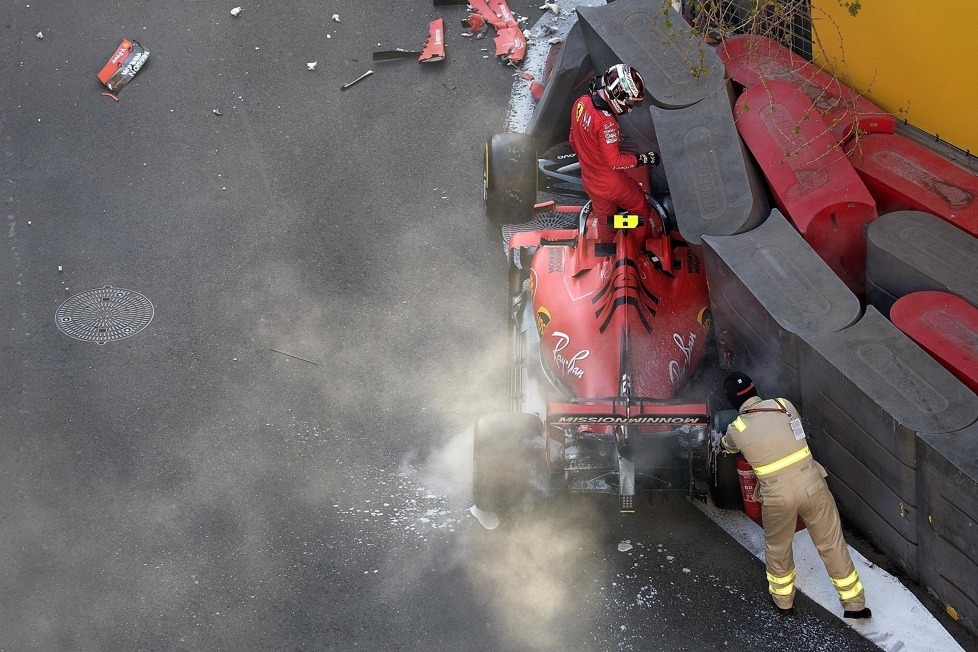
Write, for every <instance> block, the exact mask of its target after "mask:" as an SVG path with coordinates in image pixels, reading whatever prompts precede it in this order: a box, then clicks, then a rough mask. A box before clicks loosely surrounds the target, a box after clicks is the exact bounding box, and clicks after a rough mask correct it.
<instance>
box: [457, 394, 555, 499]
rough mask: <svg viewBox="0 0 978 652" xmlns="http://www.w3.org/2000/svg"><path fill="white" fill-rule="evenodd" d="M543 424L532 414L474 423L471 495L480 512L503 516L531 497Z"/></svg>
mask: <svg viewBox="0 0 978 652" xmlns="http://www.w3.org/2000/svg"><path fill="white" fill-rule="evenodd" d="M542 434H543V424H542V423H541V421H540V419H539V418H538V417H537V416H536V415H533V414H514V413H501V414H488V415H484V416H482V417H479V419H478V420H477V421H476V422H475V433H474V442H473V444H474V445H473V449H472V494H473V498H474V499H475V505H476V507H478V508H479V509H482V510H488V511H492V512H496V513H506V512H509V511H512V510H513V509H514V508H515V507H517V506H518V505H519V504H520V503H521V502H522V501H523V499H524V498H526V497H527V496H528V495H529V493H530V480H531V479H532V478H533V475H534V472H535V470H536V469H537V467H538V463H537V462H538V460H537V459H535V458H536V456H538V455H539V454H540V451H539V447H535V446H534V442H535V441H537V440H538V439H539V438H540V437H542Z"/></svg>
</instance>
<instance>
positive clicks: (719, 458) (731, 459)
mask: <svg viewBox="0 0 978 652" xmlns="http://www.w3.org/2000/svg"><path fill="white" fill-rule="evenodd" d="M736 418H737V410H718V411H716V412H714V413H713V418H712V423H711V428H712V430H713V432H714V433H716V434H715V435H714V436H715V437H718V436H720V435H723V433H724V432H726V431H727V426H729V425H730V424H731V422H733V420H734V419H736ZM711 471H712V472H711V475H712V478H711V482H710V499H711V500H712V501H713V504H714V505H715V506H716V507H718V508H719V509H743V507H744V503H743V495H742V494H741V491H740V476H738V475H737V456H736V455H732V454H730V453H725V452H723V450H721V451H720V452H719V453H717V454H716V455H715V456H714V460H713V468H712V470H711Z"/></svg>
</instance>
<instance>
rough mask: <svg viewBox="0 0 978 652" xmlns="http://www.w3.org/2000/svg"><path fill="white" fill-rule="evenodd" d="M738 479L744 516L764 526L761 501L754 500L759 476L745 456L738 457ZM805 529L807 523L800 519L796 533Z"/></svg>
mask: <svg viewBox="0 0 978 652" xmlns="http://www.w3.org/2000/svg"><path fill="white" fill-rule="evenodd" d="M737 477H738V478H739V479H740V494H741V496H742V497H743V499H744V514H747V516H748V517H749V518H750V519H751V520H752V521H754V522H755V523H757V524H758V525H763V522H762V521H761V501H759V500H754V487H756V486H757V475H756V474H755V473H754V467H752V466H751V465H750V462H748V461H747V458H745V457H744V456H743V455H737ZM803 529H805V521H803V520H801V516H799V517H798V521H797V522H796V523H795V532H798V531H800V530H803Z"/></svg>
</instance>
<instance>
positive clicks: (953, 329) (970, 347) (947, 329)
mask: <svg viewBox="0 0 978 652" xmlns="http://www.w3.org/2000/svg"><path fill="white" fill-rule="evenodd" d="M890 320H891V321H892V322H893V325H894V326H896V327H897V328H899V329H900V330H901V331H903V332H904V333H905V334H906V335H907V336H908V337H909V338H910V339H912V340H913V341H914V342H916V343H917V344H918V345H920V348H922V349H924V350H925V351H927V352H928V353H929V354H930V355H931V357H933V358H934V359H935V360H937V361H938V362H940V363H941V364H942V365H944V367H945V368H946V369H947V370H948V371H950V372H951V373H952V374H954V375H955V377H957V379H958V380H960V381H961V382H962V383H964V384H965V385H967V386H968V387H969V388H970V389H971V391H973V392H975V393H976V394H978V308H976V307H975V306H973V305H971V304H970V303H968V302H967V301H965V300H964V299H962V298H961V297H959V296H958V295H956V294H951V293H949V292H932V291H926V292H912V293H910V294H906V295H904V296H903V297H901V298H900V299H898V300H897V301H896V303H894V304H893V307H892V308H890Z"/></svg>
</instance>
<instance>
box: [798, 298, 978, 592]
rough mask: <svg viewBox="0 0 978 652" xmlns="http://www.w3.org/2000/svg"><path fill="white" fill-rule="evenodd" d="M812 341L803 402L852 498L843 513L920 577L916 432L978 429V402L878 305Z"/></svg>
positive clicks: (823, 451) (821, 450)
mask: <svg viewBox="0 0 978 652" xmlns="http://www.w3.org/2000/svg"><path fill="white" fill-rule="evenodd" d="M806 341H807V343H808V345H809V346H808V347H804V348H802V359H801V367H802V369H804V375H803V376H802V382H801V388H802V402H803V404H804V411H803V413H804V417H805V424H806V430H808V432H809V434H810V436H811V446H812V449H813V451H815V457H816V459H818V460H819V461H820V462H821V463H822V464H823V465H824V466H825V467H826V469H828V470H829V472H830V474H831V475H832V476H833V477H832V479H831V482H830V485H831V486H832V488H833V490H836V489H838V490H839V491H840V492H842V494H840V497H842V496H843V495H844V496H845V499H844V500H840V501H839V509H840V511H841V512H842V513H843V514H845V515H846V516H847V517H848V518H849V519H851V520H852V521H853V522H854V523H855V524H856V525H857V526H858V527H859V528H860V529H862V530H863V531H864V532H865V533H866V534H867V536H868V537H869V539H870V540H871V541H872V542H873V543H874V544H875V545H876V546H878V547H879V548H880V549H882V550H883V551H884V552H886V553H887V554H888V555H890V556H891V557H892V558H893V559H894V560H897V561H899V562H900V564H901V566H903V568H904V570H905V571H907V572H908V573H910V574H911V575H914V574H915V573H916V561H915V559H911V558H910V557H908V554H909V551H908V549H907V544H908V543H911V544H916V543H917V542H916V541H914V540H911V539H908V538H907V537H908V536H910V535H911V534H912V533H913V531H914V528H911V527H910V525H908V524H907V523H906V522H905V521H906V520H907V519H908V518H909V517H908V514H912V513H913V512H914V511H915V509H916V506H917V486H916V484H917V479H916V468H917V461H916V453H917V446H916V436H917V433H918V432H953V431H955V430H960V429H963V428H965V427H967V426H969V425H971V424H972V423H975V421H976V420H978V397H976V396H975V395H974V393H972V392H971V390H969V389H968V388H967V387H965V386H964V385H963V384H962V383H961V382H960V381H959V380H958V379H956V378H955V377H954V376H953V375H951V373H950V372H948V371H947V370H946V369H944V367H942V366H941V365H940V364H938V363H937V362H936V361H935V360H933V359H932V358H931V357H930V356H929V355H927V353H925V352H924V351H923V350H922V349H921V348H920V347H918V346H917V345H916V344H914V342H913V341H912V340H911V339H910V338H909V337H907V336H906V335H904V334H903V333H902V332H900V330H899V329H897V328H896V327H895V326H894V325H893V324H891V323H890V322H889V321H887V320H886V319H885V318H884V317H883V316H882V315H881V314H880V313H879V312H878V311H877V310H876V309H875V308H872V307H869V308H868V309H867V311H866V314H865V315H864V316H863V317H862V319H860V320H859V321H858V322H857V323H856V324H854V325H853V326H850V327H849V328H846V329H844V330H841V331H838V332H834V333H827V334H819V335H812V336H808V337H806ZM874 483H876V484H874ZM880 484H881V485H882V486H884V487H886V488H887V489H888V490H889V491H890V492H892V496H890V495H889V494H887V493H886V492H883V491H881V490H880V489H879V485H880ZM884 523H885V524H887V526H888V527H884V526H883V524H884Z"/></svg>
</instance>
